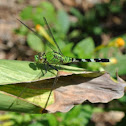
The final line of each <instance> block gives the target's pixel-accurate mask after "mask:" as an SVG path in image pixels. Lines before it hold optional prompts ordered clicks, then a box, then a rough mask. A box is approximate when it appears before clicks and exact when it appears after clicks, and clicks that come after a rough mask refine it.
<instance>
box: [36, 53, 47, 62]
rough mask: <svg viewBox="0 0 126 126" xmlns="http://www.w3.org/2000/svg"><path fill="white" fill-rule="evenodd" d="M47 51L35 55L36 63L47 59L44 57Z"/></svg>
mask: <svg viewBox="0 0 126 126" xmlns="http://www.w3.org/2000/svg"><path fill="white" fill-rule="evenodd" d="M44 55H45V53H38V55H35V57H34V58H35V62H36V63H43V62H44V61H45V59H44Z"/></svg>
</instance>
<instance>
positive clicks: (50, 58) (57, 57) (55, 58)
mask: <svg viewBox="0 0 126 126" xmlns="http://www.w3.org/2000/svg"><path fill="white" fill-rule="evenodd" d="M43 58H44V59H45V63H49V64H66V63H70V62H72V58H69V57H66V56H62V55H61V54H59V53H57V52H53V51H50V52H47V53H46V54H44V55H43V56H42V59H43Z"/></svg>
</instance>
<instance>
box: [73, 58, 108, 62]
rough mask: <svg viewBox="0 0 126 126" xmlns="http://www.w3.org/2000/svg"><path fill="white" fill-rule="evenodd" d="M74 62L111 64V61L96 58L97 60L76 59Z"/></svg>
mask: <svg viewBox="0 0 126 126" xmlns="http://www.w3.org/2000/svg"><path fill="white" fill-rule="evenodd" d="M72 62H110V60H109V59H100V58H96V59H75V58H72Z"/></svg>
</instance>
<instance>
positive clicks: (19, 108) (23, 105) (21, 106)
mask: <svg viewBox="0 0 126 126" xmlns="http://www.w3.org/2000/svg"><path fill="white" fill-rule="evenodd" d="M0 89H1V88H0ZM15 99H17V97H15V96H13V95H10V94H8V93H6V92H3V91H0V110H4V111H16V112H25V113H40V112H41V110H42V108H41V107H39V106H36V105H34V104H31V103H29V102H26V101H25V100H23V99H21V98H20V99H18V100H17V101H18V103H17V102H15V103H14V104H13V106H12V107H11V108H9V107H10V105H11V104H12V102H13V101H14V100H15Z"/></svg>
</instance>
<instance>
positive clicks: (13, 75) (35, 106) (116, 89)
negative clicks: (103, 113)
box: [0, 60, 125, 123]
mask: <svg viewBox="0 0 126 126" xmlns="http://www.w3.org/2000/svg"><path fill="white" fill-rule="evenodd" d="M52 66H53V67H55V69H58V82H57V83H56V85H55V89H54V90H53V91H52V93H51V96H50V99H49V102H48V106H47V108H46V110H47V112H50V113H54V112H57V111H60V112H67V111H69V110H70V109H71V108H72V107H74V105H75V103H76V104H80V103H82V102H83V101H85V100H89V101H90V102H92V103H97V102H105V103H106V102H108V101H110V100H112V99H117V98H120V97H122V96H123V93H124V91H123V90H124V86H125V83H124V82H119V83H120V84H118V83H117V82H114V81H113V80H112V79H111V78H110V76H109V75H108V74H107V73H105V72H88V71H85V70H84V69H81V68H76V67H71V66H65V65H60V67H59V66H54V65H52ZM53 67H49V66H48V65H47V64H36V63H34V62H28V61H16V60H0V91H1V96H0V108H1V110H8V111H18V112H27V113H41V112H42V109H43V107H44V106H45V103H46V101H47V98H48V96H49V93H50V90H51V88H52V84H53V83H54V80H55V78H56V74H57V71H56V70H55V69H54V68H53ZM47 68H48V69H47ZM68 75H69V76H68ZM85 80H86V81H85ZM105 80H107V83H106V81H105ZM71 89H72V90H71ZM87 89H88V90H89V92H87ZM71 91H72V95H71ZM85 93H86V94H85ZM75 96H76V99H75ZM82 96H83V97H82ZM108 96H109V97H108ZM9 99H10V101H9ZM26 100H27V101H26ZM66 103H67V104H66ZM5 104H7V105H5ZM50 123H51V122H50Z"/></svg>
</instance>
